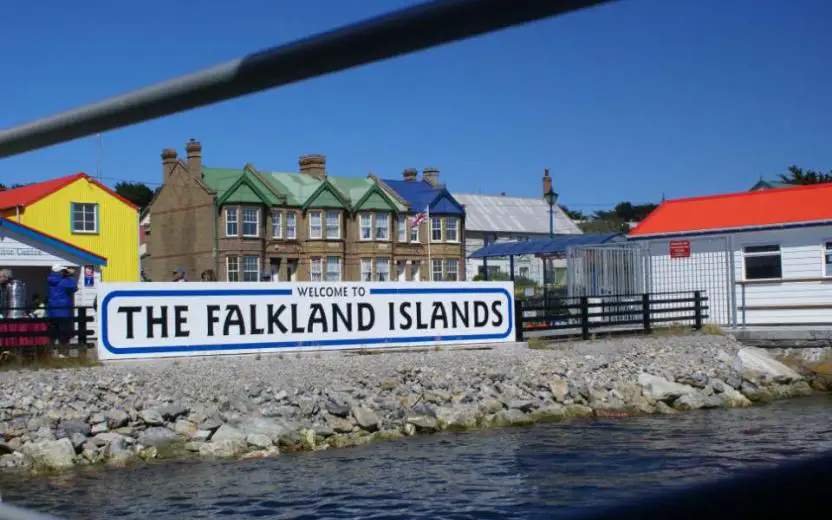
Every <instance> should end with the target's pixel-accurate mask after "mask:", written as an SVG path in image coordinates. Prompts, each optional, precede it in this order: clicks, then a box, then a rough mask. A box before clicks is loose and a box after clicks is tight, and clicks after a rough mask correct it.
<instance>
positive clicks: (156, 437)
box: [138, 426, 178, 448]
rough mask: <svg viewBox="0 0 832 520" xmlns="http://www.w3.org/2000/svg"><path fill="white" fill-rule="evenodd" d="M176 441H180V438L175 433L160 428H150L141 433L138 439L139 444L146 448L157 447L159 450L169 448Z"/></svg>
mask: <svg viewBox="0 0 832 520" xmlns="http://www.w3.org/2000/svg"><path fill="white" fill-rule="evenodd" d="M176 440H178V437H177V435H176V434H175V433H173V432H172V431H170V430H168V429H167V428H162V427H160V426H153V427H151V428H148V429H146V430H144V431H143V432H141V433H139V437H138V441H139V444H142V445H144V446H155V447H157V448H160V447H163V446H167V445H169V444H171V443H173V442H175V441H176Z"/></svg>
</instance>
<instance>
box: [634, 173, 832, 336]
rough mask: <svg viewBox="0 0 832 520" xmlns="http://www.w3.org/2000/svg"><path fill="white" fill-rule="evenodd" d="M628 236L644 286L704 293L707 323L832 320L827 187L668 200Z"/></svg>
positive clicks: (831, 204) (831, 212) (830, 187)
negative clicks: (637, 250) (642, 265)
mask: <svg viewBox="0 0 832 520" xmlns="http://www.w3.org/2000/svg"><path fill="white" fill-rule="evenodd" d="M629 238H630V240H635V241H638V242H641V243H642V244H643V245H644V251H645V258H646V260H647V264H646V271H647V280H648V281H647V290H648V291H650V292H662V291H703V292H704V293H705V294H706V295H707V296H708V298H709V301H708V306H709V310H708V314H709V317H708V321H710V322H712V323H718V324H727V325H739V326H743V325H786V324H818V325H828V324H832V184H819V185H811V186H799V187H790V188H781V189H777V190H760V191H752V192H743V193H731V194H726V195H716V196H709V197H696V198H689V199H679V200H671V201H666V202H664V203H662V204H661V205H660V206H659V207H658V208H657V209H656V210H655V211H654V212H653V213H651V214H650V216H648V217H647V218H646V219H645V220H644V221H643V222H641V224H639V225H638V226H637V227H636V228H635V229H634V230H633V231H632V232H630V234H629Z"/></svg>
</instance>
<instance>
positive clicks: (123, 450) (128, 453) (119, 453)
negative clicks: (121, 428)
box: [104, 435, 133, 466]
mask: <svg viewBox="0 0 832 520" xmlns="http://www.w3.org/2000/svg"><path fill="white" fill-rule="evenodd" d="M104 456H105V457H106V458H107V463H108V464H112V465H115V466H124V465H126V464H127V463H128V462H130V461H131V460H133V451H132V450H130V449H129V448H128V447H127V442H126V438H125V437H122V436H120V435H119V436H117V437H115V438H113V440H112V441H111V442H110V443H109V444H107V447H106V448H105V450H104Z"/></svg>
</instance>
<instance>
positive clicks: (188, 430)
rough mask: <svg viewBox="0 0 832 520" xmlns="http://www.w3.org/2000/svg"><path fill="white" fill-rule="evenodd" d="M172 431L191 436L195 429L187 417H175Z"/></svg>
mask: <svg viewBox="0 0 832 520" xmlns="http://www.w3.org/2000/svg"><path fill="white" fill-rule="evenodd" d="M173 431H175V432H176V433H178V434H179V435H183V436H185V437H193V435H194V433H196V431H197V429H196V424H194V423H192V422H191V421H189V420H187V419H177V420H176V423H175V424H174V425H173Z"/></svg>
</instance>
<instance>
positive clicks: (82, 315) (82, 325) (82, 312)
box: [77, 307, 89, 349]
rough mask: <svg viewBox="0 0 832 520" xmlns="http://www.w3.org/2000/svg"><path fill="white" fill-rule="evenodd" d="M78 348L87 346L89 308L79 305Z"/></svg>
mask: <svg viewBox="0 0 832 520" xmlns="http://www.w3.org/2000/svg"><path fill="white" fill-rule="evenodd" d="M77 319H78V348H79V349H80V348H82V347H83V348H86V346H87V340H88V336H89V335H88V334H87V308H86V307H78V318H77Z"/></svg>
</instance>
